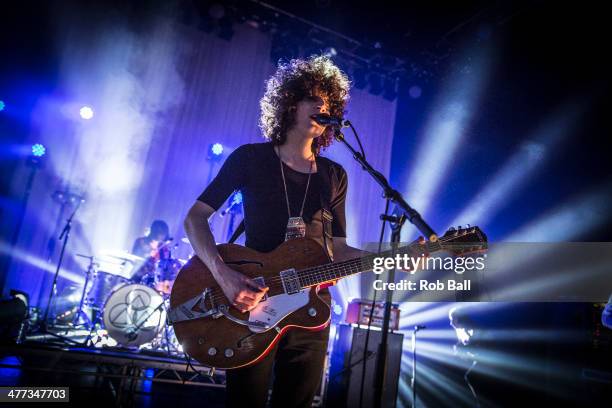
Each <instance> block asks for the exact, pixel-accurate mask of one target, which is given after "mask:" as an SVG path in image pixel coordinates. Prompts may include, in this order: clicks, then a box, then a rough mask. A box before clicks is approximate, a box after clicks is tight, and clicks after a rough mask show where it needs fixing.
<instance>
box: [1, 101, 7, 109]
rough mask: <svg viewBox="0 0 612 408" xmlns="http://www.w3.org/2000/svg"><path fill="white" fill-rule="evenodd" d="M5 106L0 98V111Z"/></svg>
mask: <svg viewBox="0 0 612 408" xmlns="http://www.w3.org/2000/svg"><path fill="white" fill-rule="evenodd" d="M5 107H6V104H5V103H4V101H2V100H0V111H3V110H4V108H5Z"/></svg>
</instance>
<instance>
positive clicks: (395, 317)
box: [346, 299, 400, 330]
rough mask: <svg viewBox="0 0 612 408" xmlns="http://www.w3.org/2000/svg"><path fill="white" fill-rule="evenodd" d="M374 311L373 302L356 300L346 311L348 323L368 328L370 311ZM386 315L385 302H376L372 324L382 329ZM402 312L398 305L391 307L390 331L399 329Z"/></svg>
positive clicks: (394, 304)
mask: <svg viewBox="0 0 612 408" xmlns="http://www.w3.org/2000/svg"><path fill="white" fill-rule="evenodd" d="M371 310H372V302H369V301H367V300H362V299H355V300H353V301H351V303H349V305H348V307H347V309H346V322H347V323H349V324H350V323H354V324H360V325H364V326H367V325H368V322H369V320H370V311H371ZM384 314H385V302H376V303H375V305H374V314H373V315H372V324H371V326H374V327H382V321H383V319H382V318H383V315H384ZM399 318H400V310H399V307H398V305H397V304H396V303H393V304H392V305H391V318H390V320H389V329H391V330H398V329H399Z"/></svg>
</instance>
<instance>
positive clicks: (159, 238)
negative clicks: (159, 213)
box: [132, 220, 170, 260]
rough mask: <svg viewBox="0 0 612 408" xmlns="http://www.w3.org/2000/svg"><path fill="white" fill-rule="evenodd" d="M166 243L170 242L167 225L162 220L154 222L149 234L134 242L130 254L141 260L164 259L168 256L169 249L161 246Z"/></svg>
mask: <svg viewBox="0 0 612 408" xmlns="http://www.w3.org/2000/svg"><path fill="white" fill-rule="evenodd" d="M168 241H170V229H169V228H168V224H166V222H165V221H163V220H155V221H153V223H152V224H151V227H150V228H149V233H148V234H147V235H145V236H144V237H140V238H137V239H136V240H135V241H134V245H133V246H132V253H133V254H134V255H137V256H141V257H143V258H149V257H153V258H156V260H159V259H166V258H168V257H169V256H170V248H169V247H168V246H167V245H164V246H162V245H163V244H164V243H166V242H168Z"/></svg>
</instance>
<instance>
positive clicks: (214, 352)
mask: <svg viewBox="0 0 612 408" xmlns="http://www.w3.org/2000/svg"><path fill="white" fill-rule="evenodd" d="M216 354H217V349H216V348H214V347H211V348H209V349H208V355H209V356H214V355H216Z"/></svg>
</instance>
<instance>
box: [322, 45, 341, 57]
mask: <svg viewBox="0 0 612 408" xmlns="http://www.w3.org/2000/svg"><path fill="white" fill-rule="evenodd" d="M323 55H325V56H326V57H327V58H333V57H335V56H336V55H338V51H336V49H335V48H334V47H327V48H326V49H325V50H323Z"/></svg>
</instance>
